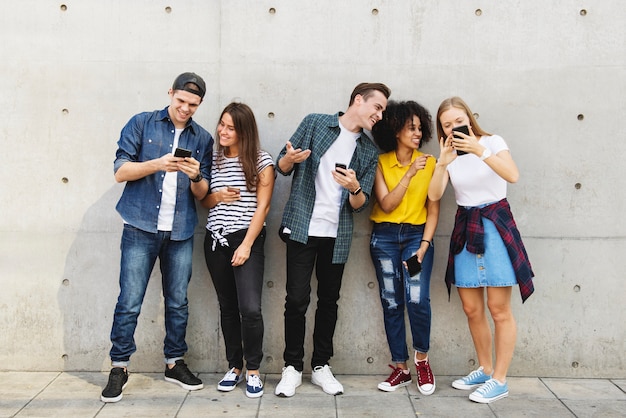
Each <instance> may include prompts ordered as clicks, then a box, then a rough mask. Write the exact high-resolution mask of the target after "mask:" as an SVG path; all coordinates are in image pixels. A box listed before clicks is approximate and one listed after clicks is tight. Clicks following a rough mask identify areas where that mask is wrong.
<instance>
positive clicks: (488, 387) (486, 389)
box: [476, 379, 498, 395]
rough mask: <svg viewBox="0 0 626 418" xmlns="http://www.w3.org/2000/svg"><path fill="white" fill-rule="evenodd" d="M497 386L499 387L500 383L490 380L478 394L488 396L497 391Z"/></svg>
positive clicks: (478, 390)
mask: <svg viewBox="0 0 626 418" xmlns="http://www.w3.org/2000/svg"><path fill="white" fill-rule="evenodd" d="M496 386H498V383H497V382H496V381H495V380H493V379H489V380H487V382H486V383H485V384H484V385H482V386H481V387H479V388H478V389H476V392H478V393H480V394H481V395H486V394H487V393H489V392H491V391H492V390H493V389H495V387H496Z"/></svg>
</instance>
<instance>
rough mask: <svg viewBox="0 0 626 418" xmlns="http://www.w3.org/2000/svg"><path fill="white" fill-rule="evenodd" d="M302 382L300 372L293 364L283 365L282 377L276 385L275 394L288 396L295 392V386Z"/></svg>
mask: <svg viewBox="0 0 626 418" xmlns="http://www.w3.org/2000/svg"><path fill="white" fill-rule="evenodd" d="M301 384H302V372H299V371H297V370H296V369H295V368H294V367H293V366H287V367H283V377H282V378H281V379H280V382H278V384H277V385H276V390H274V393H275V394H276V396H282V397H286V398H288V397H290V396H293V395H295V394H296V388H297V387H298V386H300V385H301Z"/></svg>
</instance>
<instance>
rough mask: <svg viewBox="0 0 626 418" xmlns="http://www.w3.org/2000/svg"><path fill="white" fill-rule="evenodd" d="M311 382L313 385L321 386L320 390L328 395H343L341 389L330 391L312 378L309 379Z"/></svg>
mask: <svg viewBox="0 0 626 418" xmlns="http://www.w3.org/2000/svg"><path fill="white" fill-rule="evenodd" d="M311 383H313V384H314V385H316V386H319V387H321V388H322V390H323V391H324V393H326V394H328V395H332V396H335V395H343V389H341V390H338V391H336V392H332V391H330V390H326V388H325V387H324V386H322V384H321V383H318V382H314V381H313V380H311Z"/></svg>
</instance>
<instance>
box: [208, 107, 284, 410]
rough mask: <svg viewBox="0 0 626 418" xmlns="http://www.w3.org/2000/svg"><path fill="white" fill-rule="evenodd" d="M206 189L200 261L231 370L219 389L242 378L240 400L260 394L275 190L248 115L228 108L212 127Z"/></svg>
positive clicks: (230, 387)
mask: <svg viewBox="0 0 626 418" xmlns="http://www.w3.org/2000/svg"><path fill="white" fill-rule="evenodd" d="M217 138H218V143H217V150H216V152H215V153H214V154H213V165H212V168H211V185H210V189H209V194H208V195H207V196H206V197H205V198H204V200H203V201H202V204H203V206H204V207H207V208H209V216H208V220H207V226H206V229H207V234H206V238H205V240H204V255H205V260H206V264H207V267H208V269H209V273H210V274H211V279H212V280H213V284H214V286H215V291H216V293H217V298H218V301H219V305H220V318H221V326H222V333H223V335H224V343H225V345H226V358H227V360H228V363H229V366H228V367H229V370H228V372H226V374H225V375H224V378H223V379H222V380H220V382H219V383H218V385H217V388H218V390H220V391H231V390H233V389H235V386H236V385H237V384H238V383H239V382H241V381H242V380H243V373H242V371H243V367H244V363H243V360H244V358H245V360H246V365H245V366H246V370H247V372H246V395H247V396H248V397H253V398H254V397H259V396H262V395H263V383H262V382H261V379H260V377H259V366H260V363H261V359H262V358H263V316H262V314H261V290H262V288H263V269H264V262H265V256H264V250H263V246H264V243H265V235H266V232H265V218H266V216H267V214H268V212H269V209H270V200H271V198H272V191H273V189H274V178H275V175H274V162H273V159H272V156H271V155H270V154H268V153H267V152H265V151H263V150H261V148H260V140H259V133H258V129H257V125H256V120H255V118H254V113H253V112H252V110H251V109H250V107H249V106H247V105H245V104H243V103H231V104H229V105H228V106H226V108H224V110H223V111H222V114H221V115H220V119H219V122H218V125H217Z"/></svg>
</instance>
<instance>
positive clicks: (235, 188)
mask: <svg viewBox="0 0 626 418" xmlns="http://www.w3.org/2000/svg"><path fill="white" fill-rule="evenodd" d="M226 190H228V191H229V192H231V193H233V192H234V193H237V194H239V193H240V190H239V189H238V188H237V187H230V186H227V187H226Z"/></svg>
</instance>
